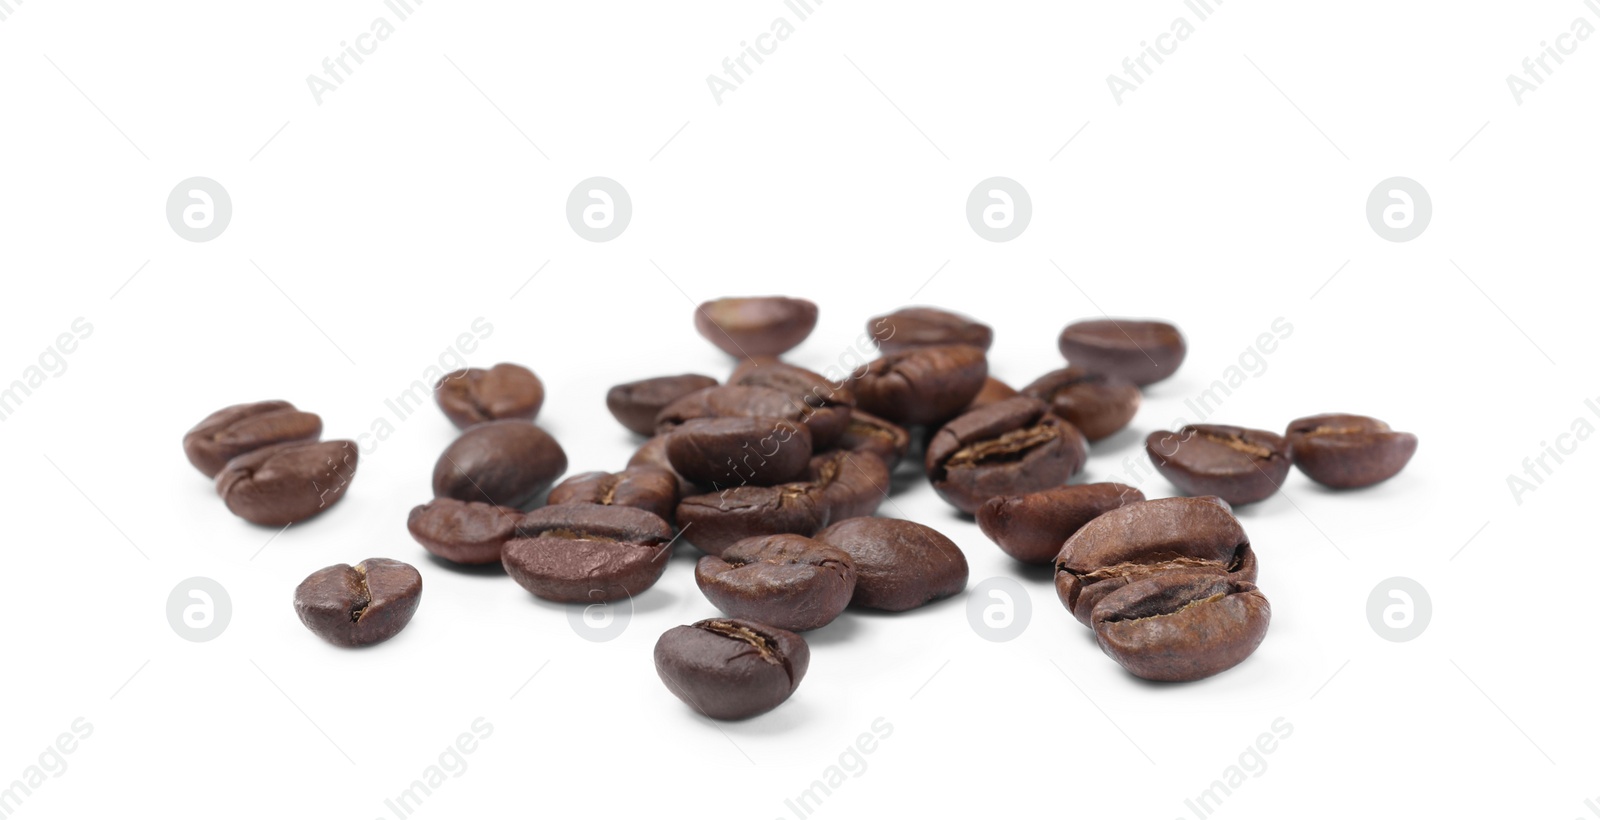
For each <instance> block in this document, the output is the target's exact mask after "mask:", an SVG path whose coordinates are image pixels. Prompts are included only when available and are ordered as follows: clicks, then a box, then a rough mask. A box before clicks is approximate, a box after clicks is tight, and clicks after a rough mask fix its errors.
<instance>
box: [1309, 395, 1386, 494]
mask: <svg viewBox="0 0 1600 820" xmlns="http://www.w3.org/2000/svg"><path fill="white" fill-rule="evenodd" d="M1288 444H1289V451H1290V453H1291V455H1292V457H1293V460H1294V465H1295V466H1296V467H1299V468H1300V472H1302V473H1305V474H1306V475H1307V476H1309V477H1310V478H1311V480H1312V481H1315V482H1317V483H1318V484H1321V485H1323V486H1325V487H1332V488H1334V489H1336V490H1348V489H1353V488H1356V487H1370V486H1372V485H1373V484H1377V483H1378V482H1380V481H1386V480H1388V479H1390V478H1393V477H1394V475H1395V474H1396V473H1398V472H1400V471H1401V470H1402V469H1404V468H1405V466H1406V463H1407V462H1409V461H1411V456H1412V455H1414V454H1415V453H1416V452H1417V437H1416V436H1414V435H1412V434H1410V433H1397V432H1395V431H1393V430H1390V429H1389V425H1387V424H1385V423H1383V422H1381V421H1379V420H1377V419H1375V418H1371V417H1368V416H1352V415H1349V414H1347V413H1324V414H1322V415H1320V416H1307V417H1305V418H1303V419H1295V420H1294V421H1292V422H1290V423H1289V433H1288Z"/></svg>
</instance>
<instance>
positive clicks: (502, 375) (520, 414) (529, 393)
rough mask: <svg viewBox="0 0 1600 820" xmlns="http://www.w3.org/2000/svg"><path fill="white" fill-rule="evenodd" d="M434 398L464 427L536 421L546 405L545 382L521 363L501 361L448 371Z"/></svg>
mask: <svg viewBox="0 0 1600 820" xmlns="http://www.w3.org/2000/svg"><path fill="white" fill-rule="evenodd" d="M433 398H434V400H435V401H437V402H438V403H439V409H440V410H443V411H444V414H445V416H446V417H447V418H449V419H450V422H451V423H452V424H454V425H455V426H457V427H459V428H461V429H463V430H465V429H467V428H468V427H471V426H472V425H474V424H482V423H483V422H486V421H495V420H496V419H522V420H523V421H533V420H534V419H535V418H537V417H538V416H539V408H540V407H542V406H544V382H541V381H539V377H538V376H535V375H533V371H532V370H529V369H528V368H526V367H523V366H522V365H520V364H511V363H510V362H501V363H500V364H497V365H495V366H494V367H491V368H489V369H488V370H484V369H483V368H481V367H469V368H466V369H464V370H457V371H454V372H452V373H446V374H445V375H444V377H443V378H441V379H439V383H438V384H436V385H434V388H433Z"/></svg>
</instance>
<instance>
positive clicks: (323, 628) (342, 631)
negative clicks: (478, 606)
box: [294, 558, 422, 646]
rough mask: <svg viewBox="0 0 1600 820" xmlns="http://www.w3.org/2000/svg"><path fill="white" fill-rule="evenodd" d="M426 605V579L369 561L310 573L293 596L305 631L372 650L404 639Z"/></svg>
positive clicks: (402, 566) (406, 568) (409, 569)
mask: <svg viewBox="0 0 1600 820" xmlns="http://www.w3.org/2000/svg"><path fill="white" fill-rule="evenodd" d="M421 602H422V576H421V575H419V574H418V573H417V568H416V567H413V566H411V565H410V564H407V563H403V562H400V561H394V560H390V559H388V558H368V559H367V560H365V561H362V562H361V563H359V564H356V565H355V566H353V567H352V566H350V565H349V564H335V565H333V566H331V567H325V568H323V569H319V570H317V571H316V572H313V573H311V575H310V576H308V577H307V578H306V579H305V580H304V581H301V582H300V586H298V587H296V588H295V591H294V611H295V614H296V615H299V616H300V622H301V623H303V624H305V625H306V629H309V630H311V631H312V632H314V633H316V634H317V636H318V637H320V638H322V639H323V640H325V641H327V642H328V643H331V644H333V645H335V646H370V645H372V644H375V643H382V642H384V641H387V640H389V639H390V638H393V637H394V636H395V635H398V634H400V630H402V629H405V628H406V624H409V623H411V616H412V615H415V614H416V613H417V604H419V603H421Z"/></svg>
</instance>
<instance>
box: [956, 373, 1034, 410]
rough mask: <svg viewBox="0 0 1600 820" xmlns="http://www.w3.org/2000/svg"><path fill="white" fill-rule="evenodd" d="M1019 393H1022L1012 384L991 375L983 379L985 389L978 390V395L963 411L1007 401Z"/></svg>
mask: <svg viewBox="0 0 1600 820" xmlns="http://www.w3.org/2000/svg"><path fill="white" fill-rule="evenodd" d="M1019 395H1021V393H1019V392H1018V391H1017V389H1016V388H1015V387H1012V386H1011V385H1009V384H1006V383H1005V382H1003V381H1000V380H999V379H997V378H995V377H993V376H989V377H987V378H985V379H984V380H983V389H982V390H979V391H978V395H976V396H973V397H972V401H971V402H969V403H968V404H967V406H966V409H965V410H963V411H962V412H968V411H972V410H977V409H978V408H980V407H988V406H989V405H991V404H997V403H999V402H1003V401H1005V400H1006V399H1014V398H1016V397H1017V396H1019Z"/></svg>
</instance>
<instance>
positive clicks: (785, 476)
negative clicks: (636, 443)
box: [667, 417, 811, 489]
mask: <svg viewBox="0 0 1600 820" xmlns="http://www.w3.org/2000/svg"><path fill="white" fill-rule="evenodd" d="M667 458H668V459H669V460H670V461H671V462H672V468H673V469H674V470H677V471H678V474H679V475H681V476H684V477H685V478H688V479H689V480H690V481H693V482H694V483H696V484H699V485H701V486H705V487H711V488H713V489H721V488H723V487H742V486H744V485H746V484H754V485H757V486H761V487H770V486H772V485H774V484H781V483H783V482H785V481H791V480H794V479H797V478H800V477H801V476H802V475H804V474H805V470H806V465H807V463H809V462H810V461H811V430H810V428H808V427H806V426H805V425H804V424H799V423H796V422H793V421H789V420H786V419H776V418H738V417H726V418H708V419H690V420H688V421H686V422H684V423H683V424H680V425H678V426H677V427H676V428H674V429H673V431H672V433H671V434H669V435H668V436H667Z"/></svg>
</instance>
